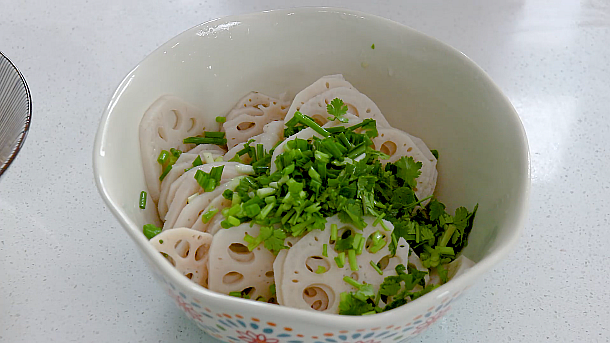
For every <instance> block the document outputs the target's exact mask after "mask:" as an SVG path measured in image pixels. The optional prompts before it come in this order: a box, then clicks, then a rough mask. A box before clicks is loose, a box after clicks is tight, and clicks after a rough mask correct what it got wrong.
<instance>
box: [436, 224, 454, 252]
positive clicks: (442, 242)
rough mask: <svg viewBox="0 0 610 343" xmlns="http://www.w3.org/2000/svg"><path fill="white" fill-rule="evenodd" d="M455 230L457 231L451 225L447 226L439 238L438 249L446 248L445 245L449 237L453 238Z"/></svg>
mask: <svg viewBox="0 0 610 343" xmlns="http://www.w3.org/2000/svg"><path fill="white" fill-rule="evenodd" d="M456 229H457V227H456V226H455V225H453V224H449V225H447V230H446V231H445V232H444V233H443V235H442V236H441V239H440V241H439V243H438V246H439V247H445V246H447V243H449V240H450V239H451V236H453V233H454V232H455V230H456Z"/></svg>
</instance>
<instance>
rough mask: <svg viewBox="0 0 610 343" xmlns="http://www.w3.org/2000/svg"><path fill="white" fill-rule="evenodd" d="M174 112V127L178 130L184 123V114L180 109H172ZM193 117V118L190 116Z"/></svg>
mask: <svg viewBox="0 0 610 343" xmlns="http://www.w3.org/2000/svg"><path fill="white" fill-rule="evenodd" d="M172 114H173V115H174V126H173V127H172V129H174V130H177V129H178V127H179V126H180V125H181V124H182V122H181V121H182V116H181V115H179V114H178V111H176V110H172ZM190 119H192V118H190Z"/></svg>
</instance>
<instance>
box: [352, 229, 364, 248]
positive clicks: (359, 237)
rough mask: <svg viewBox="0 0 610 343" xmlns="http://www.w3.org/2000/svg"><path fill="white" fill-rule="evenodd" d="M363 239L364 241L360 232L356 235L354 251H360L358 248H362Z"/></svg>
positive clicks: (353, 243)
mask: <svg viewBox="0 0 610 343" xmlns="http://www.w3.org/2000/svg"><path fill="white" fill-rule="evenodd" d="M362 239H363V238H362V234H361V233H360V232H358V233H357V234H355V235H354V241H353V242H352V249H356V250H358V247H359V246H360V240H362Z"/></svg>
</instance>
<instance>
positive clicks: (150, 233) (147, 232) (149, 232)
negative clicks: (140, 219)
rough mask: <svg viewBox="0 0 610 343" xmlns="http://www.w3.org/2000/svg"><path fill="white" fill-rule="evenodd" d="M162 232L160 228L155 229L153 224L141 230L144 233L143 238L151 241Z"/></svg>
mask: <svg viewBox="0 0 610 343" xmlns="http://www.w3.org/2000/svg"><path fill="white" fill-rule="evenodd" d="M162 230H163V229H162V228H160V227H156V226H155V225H154V224H146V225H144V227H143V228H142V232H143V233H144V236H146V238H148V239H152V238H153V237H155V236H156V235H158V234H160V233H161V231H162Z"/></svg>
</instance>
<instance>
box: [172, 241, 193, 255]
mask: <svg viewBox="0 0 610 343" xmlns="http://www.w3.org/2000/svg"><path fill="white" fill-rule="evenodd" d="M190 248H191V244H190V243H189V242H188V241H186V240H182V239H181V240H178V241H177V242H176V244H175V245H174V249H175V250H176V253H177V254H178V256H180V257H182V258H187V257H188V255H189V250H190Z"/></svg>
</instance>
